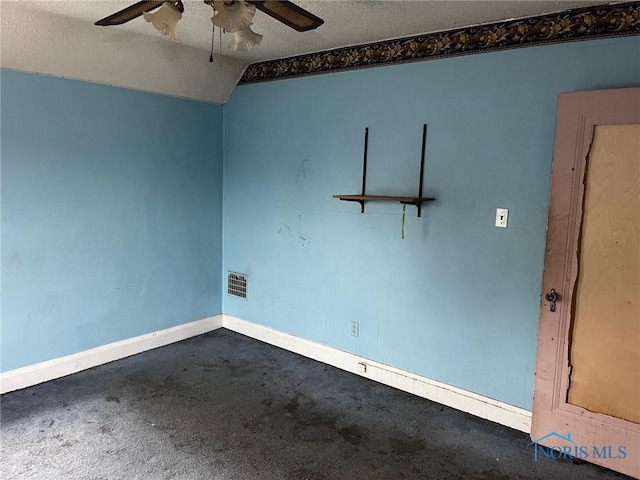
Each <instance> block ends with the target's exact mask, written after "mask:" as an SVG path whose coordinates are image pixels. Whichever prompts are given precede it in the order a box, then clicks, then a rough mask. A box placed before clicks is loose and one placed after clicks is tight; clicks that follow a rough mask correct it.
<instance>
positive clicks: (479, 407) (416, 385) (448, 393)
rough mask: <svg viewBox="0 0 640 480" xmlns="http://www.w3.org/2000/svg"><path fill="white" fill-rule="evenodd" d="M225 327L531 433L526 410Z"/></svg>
mask: <svg viewBox="0 0 640 480" xmlns="http://www.w3.org/2000/svg"><path fill="white" fill-rule="evenodd" d="M222 326H223V327H224V328H226V329H228V330H232V331H234V332H237V333H240V334H242V335H246V336H248V337H251V338H255V339H256V340H260V341H262V342H265V343H268V344H270V345H274V346H276V347H280V348H283V349H285V350H289V351H290V352H294V353H297V354H299V355H302V356H305V357H308V358H312V359H314V360H317V361H319V362H322V363H326V364H328V365H332V366H334V367H337V368H340V369H341V370H346V371H347V372H351V373H355V374H356V375H360V376H362V377H365V378H369V379H371V380H374V381H376V382H380V383H383V384H385V385H388V386H390V387H394V388H397V389H399V390H403V391H405V392H408V393H412V394H414V395H418V396H420V397H423V398H426V399H429V400H432V401H434V402H437V403H440V404H442V405H446V406H448V407H452V408H455V409H457V410H462V411H463V412H467V413H470V414H472V415H475V416H477V417H480V418H484V419H487V420H491V421H492V422H496V423H499V424H501V425H506V426H507V427H511V428H514V429H516V430H520V431H522V432H526V433H530V432H531V412H530V411H528V410H525V409H523V408H520V407H515V406H513V405H509V404H507V403H504V402H500V401H498V400H494V399H492V398H488V397H484V396H482V395H478V394H477V393H473V392H469V391H467V390H463V389H461V388H457V387H453V386H451V385H447V384H446V383H441V382H438V381H435V380H431V379H429V378H426V377H422V376H420V375H416V374H414V373H409V372H406V371H404V370H400V369H398V368H394V367H391V366H389V365H384V364H382V363H378V362H374V361H372V360H369V359H366V358H364V357H360V356H358V355H354V354H352V353H347V352H343V351H341V350H337V349H335V348H332V347H329V346H326V345H322V344H319V343H316V342H312V341H310V340H305V339H303V338H299V337H296V336H294V335H290V334H288V333H283V332H280V331H278V330H274V329H272V328H269V327H265V326H262V325H258V324H255V323H251V322H248V321H246V320H242V319H240V318H236V317H233V316H230V315H224V314H223V315H222Z"/></svg>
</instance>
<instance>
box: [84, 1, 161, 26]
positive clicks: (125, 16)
mask: <svg viewBox="0 0 640 480" xmlns="http://www.w3.org/2000/svg"><path fill="white" fill-rule="evenodd" d="M163 3H164V1H159V2H137V3H134V4H133V5H131V6H129V7H127V8H125V9H123V10H120V11H119V12H116V13H114V14H113V15H109V16H108V17H105V18H103V19H102V20H98V21H97V22H96V23H95V24H94V25H101V26H103V27H108V26H111V25H122V24H123V23H127V22H128V21H130V20H133V19H134V18H136V17H139V16H140V15H142V14H143V13H144V12H149V11H151V10H153V9H155V8H158V7H159V6H161V5H162V4H163Z"/></svg>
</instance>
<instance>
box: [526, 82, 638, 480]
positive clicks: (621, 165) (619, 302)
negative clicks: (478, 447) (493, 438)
mask: <svg viewBox="0 0 640 480" xmlns="http://www.w3.org/2000/svg"><path fill="white" fill-rule="evenodd" d="M639 242H640V88H630V89H620V90H603V91H593V92H578V93H567V94H562V95H560V98H559V101H558V117H557V125H556V139H555V146H554V159H553V169H552V177H551V196H550V203H549V220H548V230H547V245H546V253H545V265H544V276H543V286H542V287H543V289H542V303H541V314H540V331H539V337H538V358H537V367H536V384H535V396H534V404H533V418H532V429H531V438H532V440H533V441H534V448H536V449H538V448H539V445H541V446H545V447H554V448H555V451H552V450H549V449H544V448H542V449H541V450H540V452H538V450H536V453H540V454H541V455H542V456H548V457H554V458H557V457H561V456H572V457H577V458H580V459H583V460H586V461H590V462H593V463H596V464H599V465H602V466H605V467H607V468H610V469H612V470H616V471H619V472H622V473H625V474H627V475H631V476H634V477H636V478H640V425H639V423H638V422H639V421H640V243H639ZM552 289H553V290H555V291H556V292H557V294H558V299H557V301H556V303H555V309H553V308H552V306H553V305H552V304H553V302H551V301H549V299H552V298H553V296H550V297H549V299H547V298H546V295H547V294H548V293H550V292H551V291H552ZM552 310H554V311H552ZM545 452H546V455H545ZM554 452H555V453H554ZM563 452H564V453H563ZM536 456H537V458H538V459H539V460H540V458H539V457H540V455H536ZM547 461H552V460H551V459H548V460H547Z"/></svg>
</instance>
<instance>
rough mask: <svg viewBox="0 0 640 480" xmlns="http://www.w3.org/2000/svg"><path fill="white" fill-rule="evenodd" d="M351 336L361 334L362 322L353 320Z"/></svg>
mask: <svg viewBox="0 0 640 480" xmlns="http://www.w3.org/2000/svg"><path fill="white" fill-rule="evenodd" d="M351 336H352V337H358V336H360V324H359V323H358V322H351Z"/></svg>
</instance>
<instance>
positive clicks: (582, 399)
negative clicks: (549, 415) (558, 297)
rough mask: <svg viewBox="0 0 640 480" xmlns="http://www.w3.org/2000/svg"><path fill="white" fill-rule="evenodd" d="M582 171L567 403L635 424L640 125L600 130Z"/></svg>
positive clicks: (639, 405) (639, 416)
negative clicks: (579, 228) (581, 201)
mask: <svg viewBox="0 0 640 480" xmlns="http://www.w3.org/2000/svg"><path fill="white" fill-rule="evenodd" d="M587 165H588V166H587V173H586V181H585V184H586V188H585V199H584V211H583V218H582V230H581V241H580V249H579V258H578V260H579V269H578V281H577V288H576V294H575V295H576V300H575V307H574V311H573V319H572V330H571V343H570V345H571V348H570V357H569V361H570V365H571V376H570V386H569V397H568V398H569V403H570V404H572V405H578V406H580V407H583V408H585V409H586V410H589V411H590V412H597V413H604V414H607V415H611V416H614V417H617V418H622V419H625V420H630V421H632V422H635V423H640V304H639V297H640V125H597V126H596V127H595V129H594V137H593V143H592V145H591V152H590V153H589V156H588V162H587Z"/></svg>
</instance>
